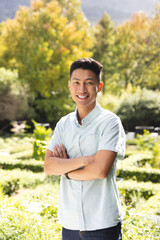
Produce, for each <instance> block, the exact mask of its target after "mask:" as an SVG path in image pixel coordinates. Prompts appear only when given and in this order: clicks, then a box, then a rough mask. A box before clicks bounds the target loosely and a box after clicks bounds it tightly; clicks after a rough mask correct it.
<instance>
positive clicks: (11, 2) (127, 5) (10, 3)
mask: <svg viewBox="0 0 160 240" xmlns="http://www.w3.org/2000/svg"><path fill="white" fill-rule="evenodd" d="M155 2H158V3H160V0H120V1H119V0H100V1H99V0H82V11H83V12H84V14H85V15H86V17H87V18H88V20H89V21H90V22H92V23H95V22H97V21H98V20H99V19H100V18H101V17H102V15H103V13H104V12H107V13H108V14H109V15H110V16H111V19H112V20H113V21H114V22H115V23H116V24H118V23H121V22H123V21H125V20H126V19H128V18H130V16H131V14H132V13H134V12H136V11H140V10H142V11H145V12H146V13H147V14H148V15H151V13H152V11H153V10H154V8H155ZM21 5H25V6H29V5H30V0H0V22H2V21H5V20H6V19H7V18H13V17H14V16H15V12H16V11H17V9H18V8H19V6H21Z"/></svg>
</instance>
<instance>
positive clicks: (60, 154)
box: [55, 144, 63, 158]
mask: <svg viewBox="0 0 160 240" xmlns="http://www.w3.org/2000/svg"><path fill="white" fill-rule="evenodd" d="M55 148H56V151H57V156H59V157H60V158H63V153H62V150H61V148H60V147H59V145H58V144H56V145H55Z"/></svg>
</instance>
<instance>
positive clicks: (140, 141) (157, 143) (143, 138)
mask: <svg viewBox="0 0 160 240" xmlns="http://www.w3.org/2000/svg"><path fill="white" fill-rule="evenodd" d="M136 143H137V148H138V149H140V150H151V151H152V152H153V157H152V159H151V161H150V164H151V166H152V167H155V168H159V169H160V138H159V137H155V136H152V135H151V133H150V132H149V131H147V130H144V133H143V135H140V134H137V138H136Z"/></svg>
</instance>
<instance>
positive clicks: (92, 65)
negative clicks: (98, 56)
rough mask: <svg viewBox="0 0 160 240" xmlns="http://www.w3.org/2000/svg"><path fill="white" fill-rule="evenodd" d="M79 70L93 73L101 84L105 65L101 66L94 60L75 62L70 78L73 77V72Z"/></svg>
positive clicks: (71, 67) (87, 59)
mask: <svg viewBox="0 0 160 240" xmlns="http://www.w3.org/2000/svg"><path fill="white" fill-rule="evenodd" d="M78 68H82V69H86V70H87V69H88V70H91V71H93V72H94V73H95V74H96V76H97V78H98V82H100V80H101V71H102V69H103V65H102V64H100V63H99V62H98V61H96V60H94V59H93V58H80V59H78V60H76V61H74V62H73V63H72V64H71V66H70V78H71V76H72V73H73V71H74V70H76V69H78Z"/></svg>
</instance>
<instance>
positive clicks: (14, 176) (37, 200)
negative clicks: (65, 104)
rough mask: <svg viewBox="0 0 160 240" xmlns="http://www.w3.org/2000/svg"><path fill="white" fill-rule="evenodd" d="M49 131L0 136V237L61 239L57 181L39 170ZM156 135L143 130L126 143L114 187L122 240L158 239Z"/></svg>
mask: <svg viewBox="0 0 160 240" xmlns="http://www.w3.org/2000/svg"><path fill="white" fill-rule="evenodd" d="M51 134H52V133H51V132H50V129H46V128H45V127H44V126H39V125H37V124H36V123H35V129H34V133H33V134H29V133H27V134H26V133H21V134H18V135H15V134H13V135H9V136H6V137H1V138H0V146H1V148H0V166H1V168H0V186H1V190H0V239H1V240H15V239H16V240H20V239H31V240H40V239H42V240H45V239H46V240H47V239H48V240H49V239H54V240H56V239H59V240H60V239H61V225H60V224H59V222H58V219H57V201H58V189H59V177H56V176H46V175H45V173H44V171H43V157H44V152H45V148H46V146H47V144H48V142H49V140H50V138H51ZM159 146H160V136H158V135H156V136H154V134H151V133H150V132H149V131H147V130H145V131H144V134H143V135H139V134H138V135H137V136H136V137H135V138H134V139H131V140H127V149H126V157H125V159H124V160H122V161H119V163H118V170H117V184H118V189H119V193H120V198H121V204H122V208H123V215H124V216H123V219H124V220H123V239H124V240H125V239H126V240H127V239H131V240H134V239H139V240H140V239H144V240H152V239H153V240H154V239H159V235H160V207H159V202H160V191H159V189H160V147H159Z"/></svg>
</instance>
